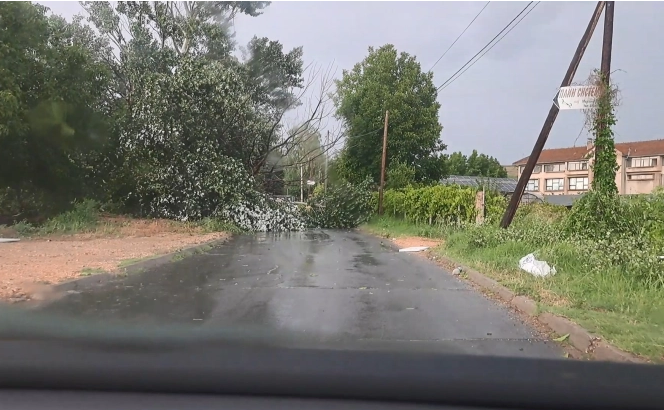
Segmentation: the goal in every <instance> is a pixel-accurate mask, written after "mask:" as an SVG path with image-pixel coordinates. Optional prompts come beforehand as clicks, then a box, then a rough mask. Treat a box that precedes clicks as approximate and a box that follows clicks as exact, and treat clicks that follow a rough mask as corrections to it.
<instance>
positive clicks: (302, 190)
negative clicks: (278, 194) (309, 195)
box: [300, 164, 304, 202]
mask: <svg viewBox="0 0 664 410" xmlns="http://www.w3.org/2000/svg"><path fill="white" fill-rule="evenodd" d="M300 202H304V171H303V169H302V164H300Z"/></svg>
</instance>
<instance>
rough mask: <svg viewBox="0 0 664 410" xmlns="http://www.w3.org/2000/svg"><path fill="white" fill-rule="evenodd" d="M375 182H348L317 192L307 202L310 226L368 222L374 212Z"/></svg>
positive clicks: (345, 226) (340, 226)
mask: <svg viewBox="0 0 664 410" xmlns="http://www.w3.org/2000/svg"><path fill="white" fill-rule="evenodd" d="M372 185H373V181H372V180H371V179H370V178H367V179H365V180H364V181H363V182H362V183H361V184H357V185H353V184H351V183H349V182H345V181H344V182H341V183H339V184H337V185H335V186H333V187H328V190H327V192H322V193H320V192H319V193H318V194H317V195H313V196H312V197H311V198H310V199H309V201H308V202H307V210H306V217H307V225H309V226H311V227H317V228H331V229H348V228H355V227H357V226H358V225H360V224H361V223H364V222H366V221H368V220H369V217H370V216H371V214H372V213H373V211H374V208H373V206H372V203H373V201H372V199H373V195H372V192H371V188H372Z"/></svg>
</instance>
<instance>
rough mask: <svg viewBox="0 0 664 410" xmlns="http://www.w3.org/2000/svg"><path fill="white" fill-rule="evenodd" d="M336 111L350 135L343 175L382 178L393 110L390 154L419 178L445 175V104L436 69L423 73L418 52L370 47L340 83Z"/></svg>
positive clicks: (357, 179) (390, 159) (341, 169)
mask: <svg viewBox="0 0 664 410" xmlns="http://www.w3.org/2000/svg"><path fill="white" fill-rule="evenodd" d="M336 85H337V93H336V95H335V98H334V101H335V105H336V109H337V116H338V117H339V118H341V119H342V120H343V122H344V124H345V126H346V128H347V131H348V136H347V139H346V144H345V146H344V149H343V151H342V154H341V158H340V161H341V162H343V164H340V166H339V172H340V174H341V176H342V177H344V178H346V179H348V180H349V181H353V182H360V181H362V180H363V179H364V178H365V177H367V176H369V177H371V178H372V179H373V180H374V181H376V182H377V181H378V180H379V178H380V167H381V155H382V140H383V121H384V117H385V111H386V110H389V128H388V144H387V151H388V157H387V158H388V159H387V166H388V168H389V166H390V164H391V163H392V162H399V163H403V164H405V165H407V166H412V167H414V168H415V174H416V175H415V178H416V180H417V181H437V180H439V179H440V177H442V176H443V174H444V161H443V158H442V154H441V153H442V151H443V150H444V149H445V144H443V143H442V142H441V140H440V133H441V131H442V128H443V127H442V126H441V125H440V123H439V122H438V110H439V109H440V104H439V103H438V102H437V101H436V97H437V91H436V87H435V86H434V84H433V74H431V73H425V72H422V69H421V67H420V64H419V63H418V62H417V60H416V59H415V57H413V56H410V55H409V54H407V53H404V52H402V53H398V52H397V50H396V49H395V47H394V46H393V45H391V44H388V45H385V46H383V47H380V48H378V49H374V48H373V47H370V48H369V55H368V56H367V57H366V58H365V59H364V60H363V61H362V62H360V63H358V64H356V65H355V66H354V67H353V69H352V70H350V71H347V70H344V72H343V77H342V79H341V80H338V81H337V82H336Z"/></svg>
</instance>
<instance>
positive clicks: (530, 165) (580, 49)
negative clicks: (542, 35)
mask: <svg viewBox="0 0 664 410" xmlns="http://www.w3.org/2000/svg"><path fill="white" fill-rule="evenodd" d="M605 3H606V2H604V1H598V2H597V6H596V7H595V11H594V12H593V15H592V18H591V19H590V22H589V23H588V27H586V31H585V33H583V37H581V41H579V45H578V46H577V48H576V52H575V53H574V57H573V58H572V62H571V63H570V65H569V68H567V73H565V77H564V78H563V81H562V83H561V84H560V87H568V86H570V85H571V84H572V80H573V79H574V74H576V70H577V69H578V68H579V63H580V62H581V58H583V54H584V53H585V51H586V48H587V47H588V43H589V42H590V38H591V37H592V35H593V32H594V31H595V27H597V23H598V22H599V18H600V17H601V16H602V11H603V10H604V6H605ZM611 20H612V21H613V15H612V18H611ZM605 30H606V28H605ZM559 111H560V110H559V108H558V107H557V106H556V104H552V105H551V109H550V110H549V115H547V117H546V120H545V121H544V125H543V126H542V130H541V131H540V134H539V137H537V142H536V143H535V146H534V147H533V151H532V153H531V154H530V156H529V157H528V162H527V163H526V166H525V167H524V168H523V172H522V173H521V177H520V178H519V182H518V183H517V184H516V189H515V190H514V193H513V194H512V198H510V203H509V205H508V206H507V209H506V210H505V214H504V215H503V219H502V220H501V221H500V227H501V228H507V227H509V226H510V224H511V223H512V219H514V214H516V210H517V208H518V207H519V203H520V202H521V197H522V196H523V191H524V190H525V189H526V185H527V184H528V181H529V180H530V177H531V176H532V174H533V169H535V165H537V160H539V156H540V154H541V153H542V150H543V149H544V144H546V140H547V139H548V138H549V133H550V132H551V128H553V123H554V122H555V121H556V117H558V112H559Z"/></svg>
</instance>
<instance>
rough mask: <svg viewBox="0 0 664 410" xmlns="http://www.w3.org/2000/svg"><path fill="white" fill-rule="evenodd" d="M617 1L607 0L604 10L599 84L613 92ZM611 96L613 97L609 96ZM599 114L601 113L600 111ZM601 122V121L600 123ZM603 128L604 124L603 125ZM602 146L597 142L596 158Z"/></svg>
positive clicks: (605, 90) (606, 90)
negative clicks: (600, 82)
mask: <svg viewBox="0 0 664 410" xmlns="http://www.w3.org/2000/svg"><path fill="white" fill-rule="evenodd" d="M614 5H615V2H614V1H607V2H606V9H605V10H604V38H603V39H602V64H601V66H600V72H601V78H600V80H601V81H602V82H603V83H604V84H598V85H599V86H600V87H601V88H600V89H603V90H604V92H607V93H610V92H611V82H610V79H609V77H610V76H611V51H612V50H613V9H614ZM609 98H611V97H609ZM598 114H599V113H598ZM600 124H601V123H600ZM602 128H603V126H602ZM601 148H602V147H598V146H597V144H595V158H597V154H598V153H599V151H600V150H601Z"/></svg>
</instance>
